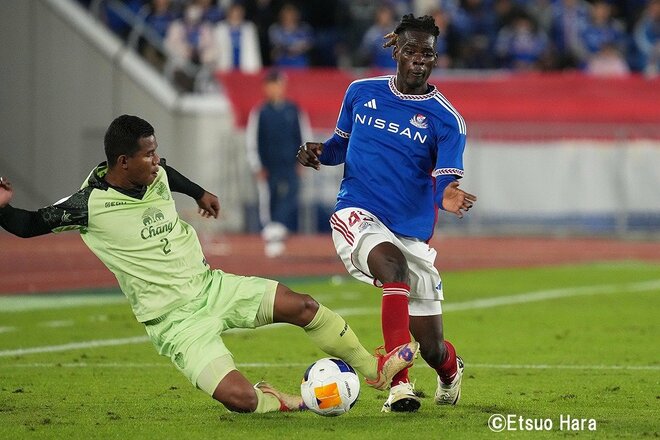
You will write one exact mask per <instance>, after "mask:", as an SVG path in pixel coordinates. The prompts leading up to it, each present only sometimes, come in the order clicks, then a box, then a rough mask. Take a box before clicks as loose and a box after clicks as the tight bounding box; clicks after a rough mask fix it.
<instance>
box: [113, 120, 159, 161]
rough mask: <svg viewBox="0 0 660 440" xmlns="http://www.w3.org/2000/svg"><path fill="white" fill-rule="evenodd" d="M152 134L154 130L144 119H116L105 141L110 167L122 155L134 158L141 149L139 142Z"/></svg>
mask: <svg viewBox="0 0 660 440" xmlns="http://www.w3.org/2000/svg"><path fill="white" fill-rule="evenodd" d="M152 134H154V128H153V127H152V126H151V124H150V123H148V122H147V121H145V120H144V119H142V118H138V117H137V116H131V115H121V116H119V117H118V118H116V119H115V120H114V121H112V122H111V123H110V126H109V127H108V129H107V130H106V132H105V138H104V139H103V145H104V147H105V157H106V159H107V160H108V167H110V168H111V167H113V166H114V165H115V164H116V163H117V158H118V157H119V156H121V155H122V154H125V155H127V156H133V155H134V154H135V153H136V152H137V151H138V150H139V149H140V145H139V144H138V141H139V140H140V139H142V138H144V137H149V136H151V135H152Z"/></svg>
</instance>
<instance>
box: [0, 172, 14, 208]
mask: <svg viewBox="0 0 660 440" xmlns="http://www.w3.org/2000/svg"><path fill="white" fill-rule="evenodd" d="M13 196H14V190H13V189H12V187H11V182H10V181H9V180H7V178H6V177H0V208H4V207H5V206H7V205H9V202H10V201H11V198H12V197H13Z"/></svg>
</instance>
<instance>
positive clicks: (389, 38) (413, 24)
mask: <svg viewBox="0 0 660 440" xmlns="http://www.w3.org/2000/svg"><path fill="white" fill-rule="evenodd" d="M406 31H420V32H426V33H427V34H430V35H433V37H434V38H436V39H437V38H438V35H440V29H438V26H436V25H435V20H434V19H433V17H431V16H430V15H424V16H423V17H417V18H415V16H414V15H413V14H408V15H404V16H403V17H401V21H400V22H399V25H398V26H397V27H396V29H394V30H393V31H392V32H390V33H389V34H387V35H385V36H384V37H383V38H385V39H386V41H385V43H384V44H383V47H390V46H394V45H395V44H396V42H397V40H398V39H399V35H401V34H402V33H403V32H406Z"/></svg>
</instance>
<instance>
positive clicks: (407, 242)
mask: <svg viewBox="0 0 660 440" xmlns="http://www.w3.org/2000/svg"><path fill="white" fill-rule="evenodd" d="M437 36H438V28H437V27H436V26H435V23H434V21H433V18H432V17H429V16H424V17H420V18H415V17H414V16H413V15H406V16H404V17H403V18H402V20H401V22H400V23H399V25H398V26H397V28H396V29H395V30H394V32H392V33H390V34H388V35H386V36H385V38H387V39H388V40H387V42H386V43H385V45H386V46H394V49H393V52H392V56H393V58H394V59H395V60H396V62H397V72H396V75H394V76H382V77H376V78H368V79H362V80H357V81H354V82H353V83H352V84H351V85H350V86H349V87H348V90H347V91H346V94H345V96H344V100H343V103H342V107H341V110H340V112H339V118H338V121H337V127H336V129H335V133H334V135H333V136H332V137H331V138H330V139H328V140H327V141H326V142H324V143H317V142H307V143H305V144H304V145H302V146H301V147H300V149H299V150H298V155H297V157H298V161H299V162H300V163H301V164H302V165H305V166H309V167H313V168H316V169H319V168H320V165H321V164H323V165H339V164H342V163H343V164H344V177H343V179H342V182H341V187H340V189H339V194H338V196H337V204H336V210H335V213H334V214H333V215H332V217H331V219H330V224H331V226H332V229H333V232H332V238H333V241H334V244H335V247H336V249H337V253H338V255H339V256H340V257H341V259H342V261H343V262H344V265H345V266H346V269H347V270H348V272H349V273H350V274H351V275H352V276H354V277H355V278H357V279H359V280H361V281H365V282H368V283H373V284H374V285H376V286H379V287H382V293H383V299H382V313H381V322H382V331H383V338H384V341H385V350H388V349H391V348H392V347H396V346H397V345H399V344H402V343H405V342H407V341H410V333H411V332H412V335H413V337H414V338H415V339H416V340H417V341H418V342H419V343H420V352H421V354H422V357H423V358H424V360H425V361H426V362H427V363H428V364H429V365H430V366H431V367H432V368H434V369H435V370H436V371H437V373H438V379H437V388H436V393H435V402H436V403H438V404H441V405H444V404H449V405H454V404H456V403H457V402H458V400H459V399H460V396H461V388H460V387H461V378H462V375H463V361H462V360H461V358H460V357H458V356H457V355H456V351H455V349H454V347H453V345H452V344H451V343H449V341H447V340H445V339H444V337H443V325H442V308H441V300H442V299H443V291H442V282H441V280H440V275H439V273H438V271H437V269H436V268H435V267H434V261H435V257H436V251H435V250H434V249H432V248H431V247H430V246H429V245H428V240H429V239H430V238H431V236H432V234H433V229H434V226H435V222H436V215H437V207H441V208H442V209H443V210H445V211H448V212H451V213H453V214H455V215H457V216H458V217H463V214H464V213H465V212H467V211H468V210H469V209H470V208H472V206H473V204H474V202H475V201H476V197H475V196H474V195H472V194H469V193H467V192H465V191H463V190H461V189H460V188H459V183H458V179H459V178H461V177H462V176H463V150H464V148H465V135H466V130H465V121H464V120H463V118H462V117H461V115H460V114H459V113H458V111H456V109H455V108H454V107H453V106H452V105H451V104H450V103H449V101H447V99H446V98H445V97H444V96H442V94H440V92H439V91H438V89H437V88H436V87H435V86H433V85H430V84H428V82H427V80H428V78H429V75H430V74H431V71H432V69H433V67H434V66H435V63H436V60H437V58H438V54H437V53H436V51H435V45H436V39H437ZM420 405H421V401H420V399H419V397H418V396H416V395H415V393H414V389H413V387H412V384H411V383H410V381H409V379H408V372H407V370H404V371H402V372H400V373H398V374H397V375H396V376H395V377H394V379H393V381H392V384H391V389H390V395H389V397H388V399H387V401H386V402H385V404H384V405H383V411H385V412H390V411H396V412H405V411H416V410H417V409H419V407H420Z"/></svg>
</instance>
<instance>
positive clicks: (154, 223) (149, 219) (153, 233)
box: [140, 208, 174, 240]
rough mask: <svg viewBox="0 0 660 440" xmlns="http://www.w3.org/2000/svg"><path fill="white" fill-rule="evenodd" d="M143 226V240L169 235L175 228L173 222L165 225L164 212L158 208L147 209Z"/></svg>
mask: <svg viewBox="0 0 660 440" xmlns="http://www.w3.org/2000/svg"><path fill="white" fill-rule="evenodd" d="M142 224H143V225H144V228H142V230H141V231H140V237H142V239H143V240H147V239H149V238H152V237H157V236H159V235H162V234H167V233H168V232H170V231H171V230H172V229H173V228H174V224H173V223H172V222H167V223H165V216H164V215H163V212H162V211H161V210H160V209H157V208H147V209H146V210H145V211H144V212H143V213H142Z"/></svg>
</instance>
